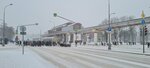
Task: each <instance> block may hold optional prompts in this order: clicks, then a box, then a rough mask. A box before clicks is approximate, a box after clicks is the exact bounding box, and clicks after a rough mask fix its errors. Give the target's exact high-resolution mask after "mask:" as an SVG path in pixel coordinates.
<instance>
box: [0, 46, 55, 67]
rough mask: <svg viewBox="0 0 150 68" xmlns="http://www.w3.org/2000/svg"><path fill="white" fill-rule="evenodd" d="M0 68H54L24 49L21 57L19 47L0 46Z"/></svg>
mask: <svg viewBox="0 0 150 68" xmlns="http://www.w3.org/2000/svg"><path fill="white" fill-rule="evenodd" d="M0 68H56V67H55V66H54V65H51V64H50V63H48V62H46V61H45V60H44V59H43V58H41V57H39V56H38V55H37V54H35V53H34V52H32V51H31V50H29V49H28V48H26V49H25V54H24V55H22V52H21V47H18V46H5V47H2V46H0Z"/></svg>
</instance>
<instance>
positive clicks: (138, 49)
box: [72, 45, 150, 56]
mask: <svg viewBox="0 0 150 68" xmlns="http://www.w3.org/2000/svg"><path fill="white" fill-rule="evenodd" d="M74 46H75V45H72V47H74ZM77 47H80V48H92V49H101V50H108V46H101V45H97V46H96V45H78V46H77ZM111 51H114V52H124V53H132V54H141V55H148V56H150V48H147V46H146V45H145V53H143V45H117V46H115V45H112V47H111Z"/></svg>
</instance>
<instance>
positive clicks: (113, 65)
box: [30, 47, 150, 68]
mask: <svg viewBox="0 0 150 68" xmlns="http://www.w3.org/2000/svg"><path fill="white" fill-rule="evenodd" d="M30 49H31V50H33V51H34V52H36V53H38V54H39V55H40V56H41V57H43V58H45V59H46V60H47V61H48V62H51V63H53V64H54V65H55V66H58V67H59V68H150V56H145V55H136V54H129V53H119V52H111V51H103V50H97V49H94V48H91V49H90V48H83V47H82V48H81V47H30Z"/></svg>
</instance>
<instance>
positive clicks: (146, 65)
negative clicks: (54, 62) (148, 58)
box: [66, 50, 150, 68]
mask: <svg viewBox="0 0 150 68" xmlns="http://www.w3.org/2000/svg"><path fill="white" fill-rule="evenodd" d="M66 51H67V50H66ZM68 51H69V52H74V53H80V54H86V55H91V56H94V57H99V58H104V59H108V60H112V61H118V62H123V63H128V64H133V65H138V66H143V67H148V68H150V65H148V64H143V63H138V62H132V61H127V60H122V59H117V58H112V57H107V56H100V55H95V54H89V53H84V52H77V51H72V50H68Z"/></svg>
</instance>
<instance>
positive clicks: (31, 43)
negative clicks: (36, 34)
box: [16, 41, 71, 47]
mask: <svg viewBox="0 0 150 68" xmlns="http://www.w3.org/2000/svg"><path fill="white" fill-rule="evenodd" d="M16 44H17V45H22V41H17V42H16ZM23 45H24V46H33V47H34V46H39V47H40V46H56V45H58V46H62V47H70V46H71V44H65V43H60V42H54V41H24V42H23Z"/></svg>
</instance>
